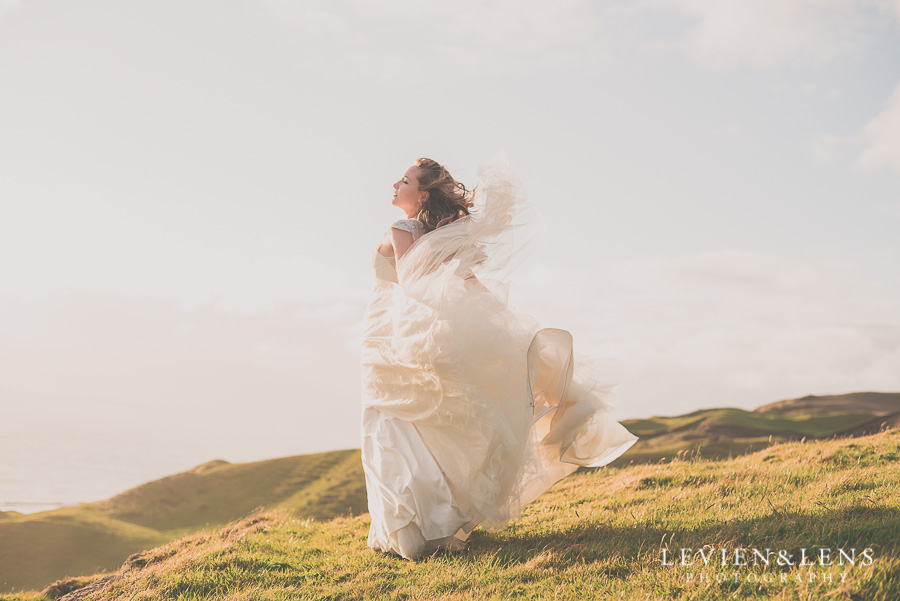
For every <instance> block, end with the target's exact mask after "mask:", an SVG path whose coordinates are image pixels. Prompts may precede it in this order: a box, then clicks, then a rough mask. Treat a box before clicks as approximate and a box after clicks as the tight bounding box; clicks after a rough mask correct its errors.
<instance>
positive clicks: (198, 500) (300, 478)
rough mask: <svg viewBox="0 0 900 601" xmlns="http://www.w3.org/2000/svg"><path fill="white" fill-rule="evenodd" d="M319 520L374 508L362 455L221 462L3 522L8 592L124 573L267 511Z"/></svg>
mask: <svg viewBox="0 0 900 601" xmlns="http://www.w3.org/2000/svg"><path fill="white" fill-rule="evenodd" d="M263 506H265V507H267V508H271V509H275V508H282V509H286V510H290V511H294V512H299V513H301V514H303V515H308V516H312V517H317V518H330V517H333V516H336V515H341V514H343V513H349V514H358V513H361V512H363V511H365V510H366V508H367V506H366V492H365V480H364V477H363V473H362V463H361V461H360V452H359V450H358V449H350V450H344V451H332V452H328V453H316V454H312V455H299V456H296V457H284V458H281V459H272V460H267V461H257V462H253V463H242V464H230V463H228V462H225V461H213V462H209V463H206V464H203V465H201V466H198V467H196V468H194V469H192V470H190V471H187V472H184V473H181V474H176V475H174V476H169V477H166V478H162V479H160V480H155V481H153V482H149V483H147V484H143V485H141V486H138V487H136V488H133V489H131V490H128V491H126V492H124V493H122V494H119V495H117V496H115V497H113V498H111V499H108V500H106V501H100V502H96V503H86V504H82V505H79V506H77V507H66V508H62V509H55V510H52V511H44V512H40V513H36V514H19V513H15V512H7V513H5V514H3V516H2V517H0V591H9V590H23V589H29V588H43V587H44V586H45V585H46V584H47V583H48V582H51V581H53V580H56V579H58V578H61V577H63V576H67V575H70V576H74V575H78V574H86V573H93V572H96V571H98V570H111V569H116V568H117V567H118V566H119V565H121V563H122V561H123V560H124V559H125V558H126V557H128V556H129V555H130V554H132V553H137V552H139V551H143V550H144V549H148V548H151V547H155V546H157V545H160V544H163V543H166V542H168V541H170V540H172V539H174V538H177V537H180V536H183V535H184V534H186V533H189V532H195V531H196V530H198V529H200V528H203V527H206V526H215V525H219V524H225V523H227V522H229V521H230V520H233V519H236V518H239V517H242V516H245V515H247V514H248V513H251V512H252V511H254V510H256V509H259V508H261V507H263Z"/></svg>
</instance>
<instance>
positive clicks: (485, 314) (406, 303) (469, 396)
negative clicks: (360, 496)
mask: <svg viewBox="0 0 900 601" xmlns="http://www.w3.org/2000/svg"><path fill="white" fill-rule="evenodd" d="M480 179H481V184H480V186H479V190H480V194H481V196H480V198H481V201H480V205H479V207H478V210H477V211H476V212H475V213H474V214H473V215H472V216H469V217H465V218H463V219H459V220H457V221H455V222H453V223H451V224H449V225H446V226H443V227H440V228H438V229H436V230H434V231H432V232H429V233H427V234H425V235H423V236H422V237H420V238H419V239H418V240H416V241H415V242H414V243H413V245H412V246H411V247H410V248H409V250H408V251H407V252H406V253H405V254H404V255H403V256H402V257H401V258H400V259H399V261H398V262H397V266H396V269H395V268H394V267H393V266H392V265H391V264H390V263H389V262H388V260H387V259H385V258H384V257H383V256H381V255H380V254H378V253H377V252H376V253H374V255H373V266H374V269H375V275H376V280H375V281H376V283H375V289H374V292H373V296H372V300H371V302H370V304H369V306H368V308H367V311H366V317H365V332H364V336H363V345H362V377H363V420H362V436H363V448H362V456H363V467H364V471H365V475H366V487H367V493H368V499H369V513H370V515H371V518H372V524H371V527H370V531H369V537H368V544H369V546H370V547H372V548H374V549H376V550H380V551H385V552H392V553H396V554H398V555H401V556H403V557H406V558H408V559H414V558H417V557H420V556H422V555H423V554H426V553H430V552H432V551H434V550H436V549H438V548H451V549H454V548H459V547H460V546H462V545H463V544H464V542H465V541H466V540H467V538H468V536H469V534H470V533H471V531H472V529H473V528H475V527H476V526H477V525H480V526H482V527H483V528H485V529H487V530H489V531H497V530H500V529H502V528H504V527H505V526H506V525H507V524H508V522H509V521H510V520H511V519H514V518H516V517H519V516H520V515H521V508H522V507H523V506H524V505H527V504H528V503H530V502H532V501H533V500H534V499H536V498H537V497H538V496H540V495H541V494H542V493H543V492H545V491H546V490H547V489H549V488H550V487H551V486H552V485H553V484H554V483H556V482H558V481H559V480H560V479H562V478H564V477H565V476H566V475H568V474H570V473H572V472H573V471H575V470H576V469H577V468H578V466H579V465H583V466H602V465H606V464H607V463H609V462H610V461H612V460H614V459H615V458H616V457H618V456H620V455H621V454H622V453H624V452H625V450H627V449H628V447H630V446H631V445H632V444H634V442H635V441H636V440H637V439H636V437H634V436H633V435H632V434H630V433H629V432H628V431H627V430H626V429H625V428H624V427H622V426H621V425H620V424H618V423H617V422H615V421H614V420H613V419H612V418H611V417H610V416H609V414H608V410H609V408H610V403H611V401H612V399H613V395H614V391H613V387H614V385H615V384H616V382H617V381H618V376H617V374H616V373H615V372H614V370H611V369H610V366H609V365H607V364H604V363H601V362H593V363H592V364H591V365H588V364H587V363H585V364H582V363H581V362H579V364H578V365H576V364H575V363H576V359H575V356H574V354H573V345H572V337H571V335H570V334H569V333H568V332H566V331H565V330H558V329H552V328H547V329H540V328H539V326H538V324H537V323H536V322H535V320H533V319H532V318H531V317H529V316H527V315H522V314H518V313H516V312H515V311H513V310H512V309H510V308H509V306H508V302H507V291H508V283H507V282H508V280H507V277H508V274H509V272H510V271H511V269H512V268H514V267H515V266H516V265H517V264H518V263H519V262H521V260H522V259H523V258H524V256H525V253H526V251H527V250H528V249H530V248H531V244H532V243H533V241H534V240H535V239H536V237H537V234H538V232H539V229H540V222H539V218H538V216H537V215H536V213H535V212H534V210H533V208H532V207H531V206H530V205H529V203H527V202H526V201H525V199H524V198H523V197H522V195H521V193H520V188H519V186H518V185H517V184H516V181H515V177H514V175H513V173H512V171H511V169H509V167H508V165H507V164H506V163H505V161H503V160H502V159H501V160H497V161H495V162H494V163H492V164H490V165H488V166H487V167H486V168H484V169H483V170H482V172H481V173H480Z"/></svg>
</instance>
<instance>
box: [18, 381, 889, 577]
mask: <svg viewBox="0 0 900 601" xmlns="http://www.w3.org/2000/svg"><path fill="white" fill-rule="evenodd" d="M623 423H624V424H625V425H626V427H628V428H629V430H631V431H632V432H634V433H635V434H637V435H638V436H640V440H639V441H638V443H637V444H636V445H635V446H634V447H632V448H631V449H630V450H629V451H628V452H627V453H626V454H625V455H624V456H623V457H621V458H620V459H619V460H617V461H616V462H615V463H614V464H613V467H625V466H627V465H630V464H641V463H659V462H660V461H662V460H665V461H672V460H673V459H674V458H679V459H682V460H683V459H686V458H698V457H699V458H705V459H721V458H727V457H730V456H737V455H741V454H744V453H751V452H754V451H758V450H760V449H764V448H767V447H769V446H770V445H771V444H772V443H777V442H787V441H800V440H807V441H809V440H813V439H825V438H830V437H834V436H838V437H850V436H860V435H866V434H869V433H872V432H878V431H879V430H880V429H881V428H884V427H889V426H891V425H900V394H893V393H871V392H863V393H854V394H849V395H836V396H827V397H815V396H807V397H802V398H800V399H791V400H786V401H779V402H777V403H772V404H769V405H765V406H763V407H760V408H759V409H757V410H755V411H745V410H742V409H733V408H723V409H704V410H700V411H695V412H692V413H689V414H686V415H680V416H673V417H654V418H651V419H643V420H627V421H625V422H623ZM595 472H598V473H601V474H602V473H606V472H607V469H606V468H599V469H598V468H579V470H578V474H579V475H580V474H591V473H595ZM263 508H265V509H268V510H282V511H284V512H286V514H289V515H294V516H302V517H313V518H317V519H320V520H324V519H329V518H332V517H335V516H340V515H359V514H361V513H363V512H365V511H366V510H367V503H366V491H365V479H364V476H363V471H362V464H361V461H360V451H359V449H349V450H342V451H333V452H328V453H317V454H313V455H300V456H296V457H285V458H281V459H272V460H267V461H257V462H253V463H243V464H230V463H228V462H225V461H220V460H219V461H211V462H208V463H205V464H203V465H200V466H197V467H196V468H194V469H192V470H189V471H187V472H184V473H181V474H175V475H173V476H169V477H167V478H162V479H160V480H155V481H153V482H149V483H147V484H144V485H141V486H138V487H136V488H133V489H131V490H128V491H126V492H123V493H121V494H119V495H117V496H115V497H113V498H111V499H108V500H106V501H101V502H97V503H89V504H83V505H80V506H78V507H69V508H63V509H57V510H53V511H46V512H41V513H37V514H31V515H23V514H19V513H16V512H7V513H0V592H2V591H10V590H23V589H41V588H43V587H44V586H45V585H46V584H47V583H48V582H52V581H54V580H57V579H60V578H63V577H65V576H76V575H79V574H90V573H94V572H97V571H101V570H112V569H115V568H116V567H118V566H119V565H120V564H121V563H122V562H123V561H124V560H125V559H126V558H127V557H128V556H129V555H130V554H132V553H138V552H140V551H143V550H145V549H148V548H151V547H154V546H157V545H160V544H164V543H166V542H168V541H171V540H174V539H176V538H178V537H181V536H184V535H186V534H189V533H191V532H196V531H197V530H199V529H201V528H206V527H214V526H217V525H221V524H225V523H227V522H229V521H231V520H234V519H237V518H241V517H243V516H246V515H248V514H250V513H252V512H255V511H258V510H261V509H263Z"/></svg>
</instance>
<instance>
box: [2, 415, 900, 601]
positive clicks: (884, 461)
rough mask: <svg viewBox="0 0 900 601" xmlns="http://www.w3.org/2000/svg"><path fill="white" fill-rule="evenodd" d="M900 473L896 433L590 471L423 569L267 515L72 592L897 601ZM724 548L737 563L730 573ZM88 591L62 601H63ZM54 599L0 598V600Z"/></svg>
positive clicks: (168, 596)
mask: <svg viewBox="0 0 900 601" xmlns="http://www.w3.org/2000/svg"><path fill="white" fill-rule="evenodd" d="M898 461H900V431H898V430H896V429H891V430H886V431H883V432H880V433H877V434H872V435H868V436H863V437H859V438H837V439H832V440H818V441H807V442H804V443H801V442H790V443H780V444H773V445H770V446H768V447H767V448H765V449H763V450H760V451H758V452H756V453H752V454H748V455H743V456H740V457H737V458H734V459H730V460H709V459H702V458H699V459H698V458H690V459H676V460H674V461H671V462H666V463H660V464H652V465H651V464H643V465H632V466H629V467H622V468H610V469H606V470H602V471H595V472H578V473H575V474H573V475H572V476H570V477H568V478H566V479H564V480H563V481H561V482H560V483H558V484H557V485H556V486H554V487H553V488H552V489H551V490H550V491H548V492H547V493H546V494H544V495H543V496H542V497H540V498H539V499H538V500H537V501H535V502H534V503H532V504H531V505H528V506H526V507H525V508H524V510H523V513H522V516H521V518H519V519H517V520H515V521H514V522H512V523H511V524H510V526H509V527H508V528H506V529H505V530H503V531H500V532H497V533H490V532H486V531H484V530H482V529H480V528H479V529H476V530H475V531H474V532H473V534H472V538H471V539H470V545H469V547H468V548H467V549H466V550H464V551H460V552H456V553H442V554H438V555H435V556H433V557H430V558H426V559H423V560H420V561H416V562H410V561H406V560H403V559H400V558H396V557H392V556H387V555H382V554H379V553H376V552H374V551H372V550H370V549H368V547H367V546H366V535H367V531H368V526H369V522H370V518H369V515H368V514H362V515H358V516H343V517H337V518H333V519H330V520H316V519H312V518H307V519H301V518H298V517H296V516H295V515H293V514H291V513H290V512H287V511H284V510H276V511H266V512H261V513H256V514H254V515H251V516H249V517H246V518H244V519H241V520H238V521H235V522H232V523H230V524H229V525H227V526H226V527H224V528H210V529H206V530H204V531H202V532H199V533H195V534H192V535H190V536H186V537H184V538H181V539H179V540H177V541H173V542H170V543H168V544H166V545H163V546H160V547H157V548H155V549H152V550H150V551H147V552H144V553H141V554H140V555H136V556H134V557H132V558H130V559H129V560H128V561H127V562H126V563H125V564H124V565H123V566H122V567H121V568H120V569H119V570H118V571H117V572H115V573H111V574H106V575H99V574H98V575H95V576H94V577H91V578H89V579H86V580H84V581H82V582H80V583H76V584H77V585H84V584H85V583H86V582H92V584H89V585H88V587H85V588H83V589H80V590H78V591H76V593H75V594H78V593H80V595H79V597H78V598H79V599H83V600H87V601H90V600H101V599H108V600H112V599H117V600H118V599H135V600H136V599H159V600H181V601H199V600H210V601H212V600H223V599H227V600H229V601H243V600H247V601H250V600H254V601H256V600H268V601H280V600H283V601H287V600H295V599H460V600H470V599H499V598H503V599H506V598H515V599H560V600H564V599H573V600H575V599H578V600H581V599H641V600H644V599H722V600H725V599H834V600H866V601H894V600H896V599H898V598H900V548H898V547H897V540H900V507H898V504H897V499H898V498H900V470H898V469H897V463H898ZM704 546H707V547H706V548H705V552H707V553H708V555H709V556H712V554H710V550H712V551H714V552H715V555H714V556H715V559H714V560H713V561H712V562H711V563H710V564H709V565H704V564H703V562H702V561H701V556H700V555H699V554H698V553H697V552H696V550H698V549H703V548H704ZM754 548H755V549H759V550H762V551H765V549H767V548H768V549H772V550H775V551H776V553H775V554H774V556H773V557H777V551H779V550H783V551H785V553H787V554H789V555H790V557H791V565H788V564H785V565H779V564H778V563H776V561H775V560H774V559H771V560H770V563H769V564H768V565H766V564H765V563H763V562H757V563H758V565H753V563H752V562H744V563H747V564H748V565H738V566H735V565H734V561H735V560H733V559H732V557H733V554H732V551H733V550H735V549H754ZM663 549H665V550H666V552H667V556H666V557H668V560H666V558H665V557H664V556H663V555H662V550H663ZM681 549H690V550H691V551H688V552H687V555H686V558H687V560H686V562H687V563H689V564H690V562H693V563H692V564H691V565H680V564H679V562H678V561H674V562H673V561H672V558H673V557H674V558H677V557H679V554H680V552H681ZM720 549H724V550H725V551H726V555H727V557H728V562H727V564H726V566H724V567H722V566H720V565H719V555H718V550H720ZM801 549H804V550H805V553H807V557H814V558H819V557H822V556H823V555H822V554H824V557H826V558H827V559H826V560H825V562H824V563H825V564H826V565H821V564H819V563H816V564H814V565H802V566H801V565H799V564H800V553H801ZM839 550H841V551H843V553H844V554H845V555H844V556H846V557H848V558H850V557H852V562H851V561H849V560H847V561H845V560H844V556H842V555H841V554H840V552H839ZM742 553H743V552H742ZM867 555H868V557H869V558H870V559H871V561H869V560H866V556H867ZM746 556H747V554H744V555H741V557H746ZM839 558H840V560H841V562H842V565H839V563H838V559H839ZM816 561H817V562H818V561H820V560H819V559H817V560H816ZM673 563H674V565H670V564H673ZM738 563H740V562H739V561H738ZM828 564H831V565H828ZM76 584H66V583H58V586H57V587H56V588H55V589H53V590H54V591H56V593H55V594H56V595H58V594H59V593H60V592H62V591H63V590H65V589H66V587H67V586H74V585H76ZM48 592H49V589H48ZM75 594H73V595H70V596H69V597H68V598H67V599H66V601H70V600H71V599H73V598H74V595H75ZM48 598H49V597H48V596H46V595H41V594H39V593H32V594H25V595H7V596H5V597H4V596H2V595H0V601H26V600H29V601H36V600H39V599H48Z"/></svg>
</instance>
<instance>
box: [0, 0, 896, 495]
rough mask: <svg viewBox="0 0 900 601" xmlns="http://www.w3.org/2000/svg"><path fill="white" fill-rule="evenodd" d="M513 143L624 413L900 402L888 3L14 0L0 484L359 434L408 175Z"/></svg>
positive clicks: (544, 251) (515, 292)
mask: <svg viewBox="0 0 900 601" xmlns="http://www.w3.org/2000/svg"><path fill="white" fill-rule="evenodd" d="M501 152H503V153H505V154H506V156H507V157H508V159H509V161H510V163H511V164H512V166H513V168H515V169H516V171H517V173H518V175H519V178H520V180H521V182H522V185H523V189H524V190H525V191H526V193H527V196H528V198H529V200H530V201H531V202H532V203H533V205H534V206H535V207H536V208H537V209H538V211H539V212H540V214H541V216H542V219H543V223H544V234H543V237H542V240H541V243H540V246H539V248H538V250H537V252H536V253H535V254H534V255H533V256H532V257H531V258H530V260H529V261H528V262H527V263H525V264H524V265H522V266H521V267H520V268H519V269H518V270H517V271H516V272H514V274H513V277H514V279H513V288H512V291H511V294H510V299H511V302H512V303H513V305H514V306H515V307H516V309H517V310H520V311H522V312H525V313H529V314H532V315H534V316H535V317H537V318H538V319H539V321H540V322H541V324H542V325H544V326H545V327H558V328H564V329H567V330H569V331H570V332H572V334H573V337H574V340H575V348H576V351H577V352H579V353H583V354H585V355H588V356H594V357H612V358H615V359H617V360H619V361H620V364H621V366H622V371H623V381H622V383H621V384H620V385H619V387H618V389H617V391H618V399H617V400H618V406H617V407H616V409H615V415H616V417H617V418H619V419H627V418H635V417H649V416H652V415H674V414H679V413H684V412H688V411H693V410H696V409H699V408H705V407H721V406H733V407H742V408H746V409H752V408H754V407H757V406H759V405H762V404H765V403H769V402H773V401H777V400H782V399H787V398H795V397H799V396H803V395H806V394H840V393H846V392H855V391H864V390H866V391H868V390H873V391H885V392H889V391H898V390H900V309H898V307H900V275H898V269H897V265H898V264H900V242H898V240H900V237H898V235H897V232H898V230H900V1H897V0H755V1H754V2H742V1H739V0H714V1H713V0H710V1H702V0H635V1H631V2H625V1H622V2H619V1H610V2H589V1H586V0H558V1H556V2H553V3H549V2H539V1H537V0H516V1H512V0H479V1H477V2H476V1H474V0H459V1H457V2H452V3H451V2H440V3H438V2H425V1H421V0H417V1H415V2H412V1H408V0H391V1H389V2H388V1H383V0H367V1H361V0H341V1H336V0H328V1H325V0H323V1H316V0H308V1H304V2H288V1H286V0H237V1H234V2H229V3H221V2H212V1H203V0H189V1H185V0H181V1H178V2H174V1H169V0H156V1H153V2H149V1H144V0H135V1H133V2H128V3H122V2H113V1H111V0H109V1H97V0H84V1H82V2H78V3H73V2H64V1H62V0H18V1H16V0H0V209H2V219H0V273H2V278H0V410H2V413H0V414H2V418H0V420H2V421H0V503H3V502H4V493H3V491H2V487H3V486H6V488H7V490H13V489H14V490H15V491H16V492H15V494H17V495H19V497H21V498H25V497H27V498H29V499H38V498H40V499H45V500H49V497H50V496H52V497H53V498H54V499H59V498H63V497H65V498H69V497H66V495H65V494H63V493H62V492H60V491H62V490H63V488H64V485H65V486H69V484H66V482H64V481H65V480H66V478H69V479H70V480H71V479H73V478H74V479H75V480H80V481H92V482H95V483H96V487H95V488H94V489H91V490H90V491H88V490H87V489H78V490H76V489H77V486H75V485H74V484H73V485H72V486H75V488H74V489H72V490H73V491H75V492H72V493H71V495H75V497H78V495H81V496H80V497H78V498H79V499H80V500H92V499H89V498H84V497H86V496H87V497H90V496H91V495H93V496H95V497H96V498H102V497H103V496H108V494H112V493H113V492H116V491H117V490H120V489H123V488H124V487H126V485H129V486H130V485H134V484H137V483H140V482H142V481H144V480H146V479H148V476H149V475H155V476H162V475H165V474H168V473H173V472H176V471H182V470H184V469H188V468H190V467H192V466H193V465H196V464H199V463H201V462H204V461H207V460H211V459H215V458H222V459H226V460H229V461H250V460H257V459H265V458H270V457H278V456H285V455H296V454H302V453H312V452H319V451H327V450H334V449H346V448H359V445H360V442H359V437H360V431H359V420H360V413H361V407H360V394H359V391H360V381H359V350H358V348H359V346H358V345H359V340H360V336H361V328H362V314H363V310H364V308H365V304H366V301H367V298H368V294H369V291H370V289H371V286H372V270H371V263H370V259H371V253H372V251H373V250H374V248H375V246H376V245H377V244H378V242H379V241H380V239H381V237H382V235H383V233H384V231H385V230H386V229H387V227H388V226H389V225H390V223H392V222H393V221H394V220H396V219H399V218H401V217H404V215H402V214H401V213H400V211H399V210H398V209H396V208H395V207H393V206H391V194H392V192H393V190H392V187H391V186H392V184H393V183H394V182H395V181H396V180H397V179H398V178H399V176H400V175H401V174H402V173H403V172H404V171H405V169H406V168H407V167H408V166H409V165H411V164H412V163H413V162H414V161H415V159H416V158H418V157H421V156H426V157H431V158H434V159H436V160H438V161H440V162H441V163H443V164H445V165H447V166H448V168H449V169H450V170H451V172H452V173H453V174H454V175H455V176H456V177H457V178H458V179H459V180H461V181H463V182H464V183H466V184H467V185H470V186H471V185H474V184H477V171H478V167H479V165H481V164H483V163H484V162H485V161H489V160H491V159H492V158H493V157H495V156H496V155H497V154H498V153H501ZM61 473H65V474H68V476H60V475H59V474H61ZM51 474H53V476H52V477H51ZM79 474H80V475H79ZM76 475H77V476H78V477H77V478H76ZM51 481H52V486H56V488H52V486H51V484H48V482H51ZM70 484H71V483H70ZM101 484H102V486H101ZM41 487H44V488H41ZM104 487H106V488H104ZM66 490H68V489H66ZM12 494H13V493H6V497H9V496H10V495H12ZM66 494H68V493H66ZM19 497H17V498H19ZM73 498H74V497H73ZM6 501H9V498H7V499H6ZM0 509H2V507H0Z"/></svg>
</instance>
